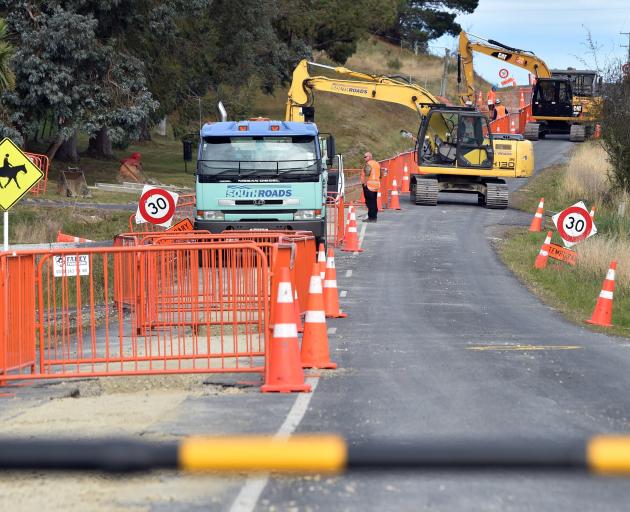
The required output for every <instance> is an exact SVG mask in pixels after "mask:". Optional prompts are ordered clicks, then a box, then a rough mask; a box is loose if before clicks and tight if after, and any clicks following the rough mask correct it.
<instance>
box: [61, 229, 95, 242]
mask: <svg viewBox="0 0 630 512" xmlns="http://www.w3.org/2000/svg"><path fill="white" fill-rule="evenodd" d="M93 241H94V240H89V239H87V238H80V237H78V236H72V235H66V234H65V233H62V232H61V231H57V242H58V243H64V242H73V243H77V244H78V243H87V242H93Z"/></svg>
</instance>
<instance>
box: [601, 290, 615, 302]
mask: <svg viewBox="0 0 630 512" xmlns="http://www.w3.org/2000/svg"><path fill="white" fill-rule="evenodd" d="M599 296H600V297H601V298H602V299H609V300H612V299H613V292H609V291H608V290H602V291H601V292H599Z"/></svg>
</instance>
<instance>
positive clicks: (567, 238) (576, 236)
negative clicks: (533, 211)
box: [552, 201, 597, 247]
mask: <svg viewBox="0 0 630 512" xmlns="http://www.w3.org/2000/svg"><path fill="white" fill-rule="evenodd" d="M552 220H553V223H554V225H555V226H556V228H557V230H558V234H559V235H560V237H561V238H562V242H563V243H564V246H565V247H573V246H574V245H575V244H577V243H579V242H581V241H582V240H586V239H587V238H589V237H591V236H593V235H595V234H596V233H597V228H596V227H595V223H594V222H593V219H592V217H591V216H590V214H589V211H588V210H587V208H586V205H585V204H584V202H583V201H580V202H578V203H575V204H574V205H572V206H569V207H568V208H567V209H565V210H563V211H561V212H560V213H556V214H555V215H554V216H553V217H552Z"/></svg>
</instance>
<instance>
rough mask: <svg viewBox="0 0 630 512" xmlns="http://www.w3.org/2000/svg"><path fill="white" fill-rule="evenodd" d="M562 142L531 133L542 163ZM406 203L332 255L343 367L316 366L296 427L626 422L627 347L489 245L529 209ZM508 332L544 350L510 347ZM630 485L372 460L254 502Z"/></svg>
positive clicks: (628, 490) (431, 428)
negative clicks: (355, 248)
mask: <svg viewBox="0 0 630 512" xmlns="http://www.w3.org/2000/svg"><path fill="white" fill-rule="evenodd" d="M569 148H570V145H569V143H566V142H561V141H551V140H546V141H541V142H539V143H537V144H536V158H537V163H538V167H541V166H546V165H550V164H551V163H554V162H555V161H558V160H559V159H560V158H561V157H562V154H563V153H565V152H566V151H567V150H568V149H569ZM520 184H522V182H520V183H519V182H515V183H512V184H511V186H512V188H516V187H517V186H518V185H520ZM402 203H403V211H402V212H384V213H383V214H381V215H380V216H379V221H378V223H377V224H370V225H369V226H368V229H367V233H366V236H365V239H364V248H365V252H364V253H362V254H360V255H357V256H356V257H355V256H340V257H339V260H338V267H340V268H341V270H340V277H339V281H340V282H341V283H342V284H341V286H342V288H344V289H347V291H348V293H347V297H346V298H345V299H344V301H343V307H344V308H345V309H346V310H347V311H348V313H349V315H350V319H348V320H345V321H343V320H342V321H337V322H336V323H335V326H336V327H337V332H336V336H335V337H333V339H334V346H335V348H336V350H335V352H334V358H335V359H336V360H337V362H338V363H339V365H340V367H341V368H343V369H344V370H343V371H342V372H340V373H339V374H338V375H335V376H334V377H331V378H325V379H321V381H320V382H319V384H318V387H317V389H316V391H315V393H314V394H313V397H312V400H311V402H310V406H309V409H308V411H307V413H306V415H305V416H304V419H303V421H302V422H301V424H300V426H299V428H298V429H297V430H298V432H322V431H323V432H339V433H341V434H343V435H344V436H347V437H348V438H351V439H361V438H364V437H385V438H410V437H411V438H413V437H424V436H470V435H481V436H484V435H498V436H504V437H505V436H508V437H509V436H514V437H515V438H517V437H519V436H532V435H533V436H538V435H539V436H555V437H558V436H560V437H561V436H580V435H584V436H586V435H590V434H593V433H598V432H610V431H627V430H628V417H629V415H630V393H628V390H629V389H630V372H629V371H628V369H629V368H630V344H629V343H628V342H627V341H625V340H621V339H617V338H612V337H607V336H604V335H600V334H594V333H593V332H591V331H588V330H587V329H585V328H583V327H581V326H575V325H572V324H570V323H568V322H567V321H565V320H564V319H563V318H562V317H561V316H560V315H559V314H558V313H556V312H555V311H553V310H552V309H551V308H549V307H546V306H544V305H543V304H541V302H540V301H539V300H538V299H536V298H535V297H534V296H532V295H531V294H530V293H529V292H528V291H527V290H526V289H524V287H523V286H522V285H521V284H519V282H518V281H517V280H516V279H515V278H514V277H513V276H512V275H511V274H510V272H509V271H508V270H506V269H505V267H504V266H503V265H502V264H501V263H500V261H499V260H498V258H497V256H496V254H495V252H494V250H493V248H492V246H491V238H492V237H493V233H494V232H495V230H493V229H492V228H491V226H494V225H510V224H527V223H529V221H530V220H531V215H527V214H523V213H520V212H518V211H515V210H510V209H508V210H506V211H490V210H486V209H483V208H479V207H477V206H476V204H475V203H476V197H475V196H470V197H469V196H465V195H441V196H440V200H439V203H438V205H437V207H436V208H426V207H416V206H415V205H411V204H409V203H408V202H407V201H406V200H404V199H403V201H402ZM344 269H352V275H351V277H349V278H346V279H344V277H343V276H344ZM515 345H530V346H535V347H538V348H539V349H538V350H533V349H527V350H503V349H504V348H506V346H507V347H513V346H515ZM545 347H548V348H545ZM570 347H576V348H570ZM541 349H542V350H541ZM629 497H630V482H629V481H627V480H619V479H601V478H593V477H587V476H578V475H557V474H539V475H536V476H532V475H531V474H530V475H521V474H513V473H512V474H510V473H503V474H500V473H492V474H463V473H461V474H456V475H454V474H427V473H424V474H404V473H396V474H382V473H374V474H371V475H359V476H352V475H350V476H345V477H341V478H334V479H326V478H324V479H322V480H313V479H312V478H310V479H289V480H281V479H273V480H271V481H270V482H269V484H268V485H267V486H266V488H265V490H264V491H263V493H262V495H261V497H260V500H259V501H258V506H257V510H287V509H291V508H292V507H295V510H322V511H324V510H350V511H355V510H356V511H361V510H375V511H376V510H378V511H386V510H392V511H395V510H415V511H417V510H431V511H435V510H439V511H456V510H462V511H463V510H484V511H488V510H497V511H512V510H514V511H529V510H531V511H540V510H554V511H574V510H589V511H600V510H601V511H604V510H627V509H628V499H629Z"/></svg>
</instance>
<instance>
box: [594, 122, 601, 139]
mask: <svg viewBox="0 0 630 512" xmlns="http://www.w3.org/2000/svg"><path fill="white" fill-rule="evenodd" d="M601 136H602V125H601V124H596V125H595V131H594V132H593V138H594V139H599V138H600V137H601Z"/></svg>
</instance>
